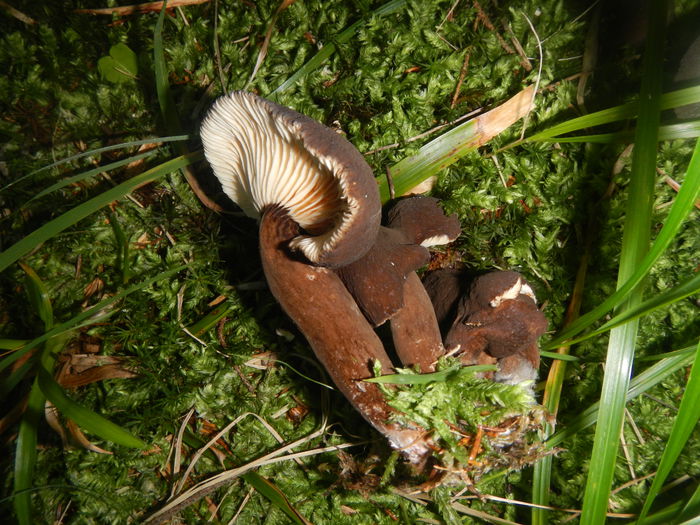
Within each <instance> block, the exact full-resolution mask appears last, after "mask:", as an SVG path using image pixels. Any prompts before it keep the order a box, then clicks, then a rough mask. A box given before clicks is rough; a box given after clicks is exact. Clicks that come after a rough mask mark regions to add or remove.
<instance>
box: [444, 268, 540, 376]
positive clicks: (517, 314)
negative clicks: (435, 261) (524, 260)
mask: <svg viewBox="0 0 700 525" xmlns="http://www.w3.org/2000/svg"><path fill="white" fill-rule="evenodd" d="M441 286H449V287H453V286H454V278H453V277H452V276H449V275H446V276H445V278H444V279H443V278H439V279H432V280H431V291H430V295H431V296H432V297H434V298H438V297H453V294H451V293H449V292H445V291H440V290H439V288H440V287H441ZM536 301H537V300H536V298H535V294H534V292H533V291H532V288H531V287H530V285H529V284H528V283H527V281H525V279H524V278H523V277H522V276H521V275H520V274H519V273H517V272H513V271H499V272H491V273H487V274H485V275H482V276H481V277H477V278H476V279H475V280H474V281H473V282H472V284H471V287H470V289H469V292H468V293H467V294H466V295H464V296H463V297H462V299H461V300H459V301H458V303H457V311H456V314H455V317H454V321H453V322H452V326H451V328H450V330H449V332H448V334H447V336H446V337H445V346H446V347H447V351H448V353H455V354H457V355H458V356H459V358H460V360H461V361H462V362H463V363H464V364H468V365H470V364H495V363H497V364H498V371H497V372H496V373H495V375H494V379H495V380H496V381H499V382H503V383H511V384H516V383H521V382H523V381H527V380H535V379H536V378H537V369H538V368H539V349H538V346H537V339H538V338H539V337H540V336H541V335H542V334H543V333H544V332H545V330H546V329H547V319H546V318H545V316H544V314H543V313H542V312H541V311H540V310H539V309H538V308H537V302H536Z"/></svg>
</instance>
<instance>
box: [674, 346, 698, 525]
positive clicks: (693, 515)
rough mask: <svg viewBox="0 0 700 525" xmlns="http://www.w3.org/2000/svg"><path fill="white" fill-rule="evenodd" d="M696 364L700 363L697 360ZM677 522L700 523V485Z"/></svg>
mask: <svg viewBox="0 0 700 525" xmlns="http://www.w3.org/2000/svg"><path fill="white" fill-rule="evenodd" d="M695 362H696V363H697V362H698V361H697V359H696V360H695ZM676 522H681V523H682V525H690V524H691V523H693V524H698V523H700V485H698V486H697V487H696V489H695V492H693V495H692V496H691V497H690V498H689V499H688V501H687V502H686V504H685V507H683V509H681V511H680V512H679V513H678V516H677V517H676Z"/></svg>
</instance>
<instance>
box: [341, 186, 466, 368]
mask: <svg viewBox="0 0 700 525" xmlns="http://www.w3.org/2000/svg"><path fill="white" fill-rule="evenodd" d="M459 233H460V227H459V221H458V220H457V217H456V216H455V215H452V216H450V217H447V216H445V214H444V213H443V211H442V209H441V208H440V206H439V204H438V201H437V199H434V198H431V197H422V196H420V197H411V198H407V199H402V200H400V201H399V202H398V203H396V204H395V206H394V207H393V208H392V209H391V211H390V212H389V215H388V224H387V227H384V228H381V229H380V232H379V235H378V236H377V240H376V241H375V243H374V246H373V247H372V248H371V249H370V251H369V252H367V254H366V255H365V256H364V257H362V258H361V259H359V260H357V261H356V262H354V263H353V264H351V265H348V266H345V267H343V268H340V269H338V273H339V275H340V277H341V278H342V279H343V282H345V284H346V286H347V287H348V289H349V290H350V292H351V293H352V295H353V297H354V298H355V300H356V301H357V303H358V304H359V305H360V308H361V310H362V311H363V312H364V314H365V316H366V317H367V319H368V320H369V321H370V323H372V324H373V325H374V326H379V325H381V324H383V323H384V322H385V321H387V320H389V322H390V324H391V332H392V338H393V342H394V348H395V350H396V354H397V355H398V357H399V359H400V360H401V362H402V363H403V365H404V366H415V365H417V366H419V367H420V370H421V371H422V372H433V371H435V365H436V364H437V360H438V359H439V358H440V357H441V356H442V355H443V354H444V347H443V345H442V337H441V335H440V328H439V326H438V322H437V319H436V317H435V311H434V310H433V307H432V304H431V301H430V297H429V296H428V294H427V292H426V291H425V288H424V287H423V284H422V283H421V281H420V279H419V278H418V276H417V275H416V273H415V270H417V269H418V268H420V267H421V266H424V265H425V264H427V263H428V261H429V260H430V252H429V251H428V246H433V245H436V244H444V243H448V242H451V241H454V240H455V239H456V238H457V236H458V235H459Z"/></svg>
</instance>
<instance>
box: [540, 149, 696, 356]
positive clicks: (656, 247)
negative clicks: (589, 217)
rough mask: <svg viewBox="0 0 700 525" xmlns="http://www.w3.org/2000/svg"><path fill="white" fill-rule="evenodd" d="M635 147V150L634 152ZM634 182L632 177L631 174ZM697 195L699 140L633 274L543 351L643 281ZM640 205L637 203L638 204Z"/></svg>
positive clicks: (593, 320)
mask: <svg viewBox="0 0 700 525" xmlns="http://www.w3.org/2000/svg"><path fill="white" fill-rule="evenodd" d="M638 149H639V148H635V151H637V150H638ZM652 151H653V150H652ZM633 179H634V175H633ZM698 196H700V140H698V141H696V144H695V150H694V152H693V156H692V158H691V159H690V164H689V166H688V171H687V172H686V176H685V180H684V181H683V185H682V186H681V188H680V190H679V191H678V194H677V195H676V198H675V200H674V202H673V205H672V206H671V210H670V211H669V214H668V217H667V219H666V221H664V225H663V228H662V229H661V231H660V232H659V234H658V236H657V237H656V240H655V241H654V244H653V245H652V247H651V249H650V250H649V252H648V253H647V254H646V255H645V257H644V259H643V260H642V261H640V262H639V264H638V265H636V271H635V272H634V273H633V274H632V275H631V276H630V277H629V279H627V281H626V282H625V283H624V285H622V286H620V287H619V288H618V289H617V290H616V291H615V293H614V294H612V295H611V296H610V297H608V298H607V299H606V300H605V301H603V302H602V303H601V304H600V305H599V306H597V307H596V308H594V309H593V310H591V311H590V312H588V313H586V314H584V315H582V316H581V317H580V318H579V319H577V320H576V321H574V322H573V323H571V325H570V326H568V327H566V328H565V329H564V330H562V331H561V332H560V333H559V334H558V335H557V337H555V338H554V339H553V340H551V341H549V342H548V343H547V344H545V345H543V348H544V349H548V350H549V349H552V348H556V347H558V346H559V345H561V344H562V343H564V342H565V341H566V340H567V339H569V338H571V337H573V336H574V335H576V334H577V333H579V332H581V331H582V330H584V329H585V328H587V327H589V326H590V325H591V324H593V323H594V322H596V321H597V320H598V319H600V318H601V317H602V316H604V315H605V314H606V313H607V312H609V311H610V310H611V309H612V308H614V307H615V306H617V305H619V304H620V303H621V301H622V300H623V299H624V298H625V297H626V296H627V295H628V294H629V293H630V292H631V291H632V290H633V289H634V288H635V287H636V286H637V285H638V284H639V283H640V282H642V280H643V279H644V277H645V276H646V275H647V273H648V272H649V270H650V269H651V267H652V266H653V265H654V263H655V262H656V261H657V260H658V258H659V257H661V255H662V254H663V253H664V251H666V248H668V246H669V245H670V244H671V242H672V241H673V239H674V238H675V235H676V233H677V232H678V230H679V229H680V227H681V225H682V224H683V221H684V220H685V218H686V217H687V216H688V214H689V213H690V211H691V210H692V208H693V206H694V205H695V200H696V199H697V198H698ZM640 202H641V201H640Z"/></svg>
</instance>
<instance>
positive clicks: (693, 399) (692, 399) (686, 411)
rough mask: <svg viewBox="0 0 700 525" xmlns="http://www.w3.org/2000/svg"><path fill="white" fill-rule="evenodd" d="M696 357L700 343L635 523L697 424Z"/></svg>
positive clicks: (699, 368) (699, 367)
mask: <svg viewBox="0 0 700 525" xmlns="http://www.w3.org/2000/svg"><path fill="white" fill-rule="evenodd" d="M698 357H700V343H699V344H698V347H697V351H696V352H695V358H694V362H693V367H692V368H691V369H690V375H689V377H688V382H687V383H686V385H685V391H684V392H683V398H682V399H681V404H680V407H679V408H678V414H676V418H675V419H674V421H673V428H672V429H671V435H670V436H669V437H668V440H667V441H666V447H665V448H664V452H663V454H662V455H661V460H660V461H659V468H658V469H657V471H656V476H654V481H653V482H652V484H651V488H650V489H649V492H647V497H646V500H645V501H644V506H643V507H642V512H640V514H639V518H638V520H637V523H639V524H640V525H642V524H643V523H644V520H645V518H646V516H647V514H648V513H649V509H650V508H651V504H652V503H653V502H654V500H655V499H656V496H658V494H659V491H660V490H661V487H662V486H663V483H664V481H666V477H667V476H668V474H669V472H671V469H672V468H673V466H674V464H675V462H676V460H677V459H678V456H679V455H680V453H681V451H682V450H683V447H684V446H685V444H686V442H687V441H688V438H689V437H690V434H691V432H692V431H693V429H694V428H695V425H697V423H698V420H700V403H698V399H700V359H698Z"/></svg>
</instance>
